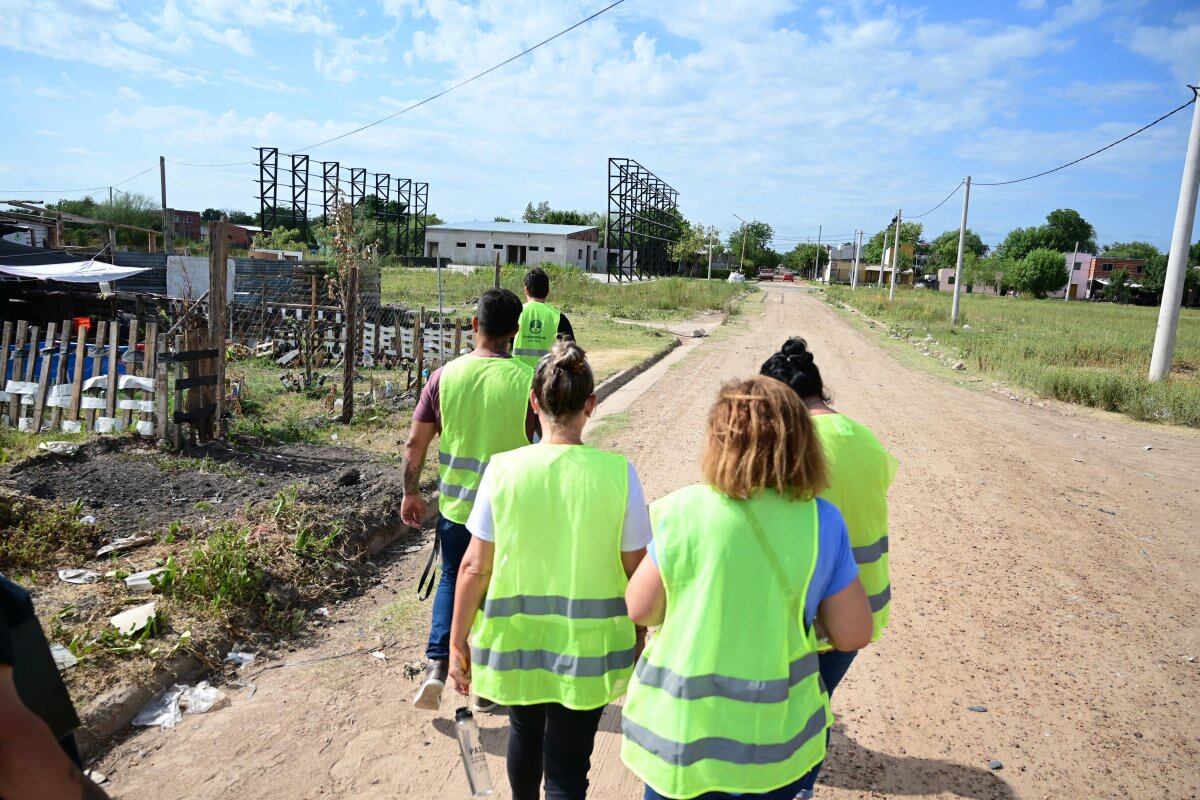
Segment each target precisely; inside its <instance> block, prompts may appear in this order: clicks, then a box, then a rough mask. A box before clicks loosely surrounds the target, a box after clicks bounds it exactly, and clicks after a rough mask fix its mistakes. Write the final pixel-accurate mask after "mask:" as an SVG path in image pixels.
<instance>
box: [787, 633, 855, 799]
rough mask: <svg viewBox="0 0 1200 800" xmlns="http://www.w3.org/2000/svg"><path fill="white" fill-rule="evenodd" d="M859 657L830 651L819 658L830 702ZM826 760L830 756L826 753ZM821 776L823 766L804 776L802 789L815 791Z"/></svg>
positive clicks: (850, 653) (851, 653) (852, 652)
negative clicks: (855, 659)
mask: <svg viewBox="0 0 1200 800" xmlns="http://www.w3.org/2000/svg"><path fill="white" fill-rule="evenodd" d="M856 655H858V651H857V650H853V651H851V652H849V653H843V652H841V651H840V650H830V651H829V652H828V653H821V654H820V656H818V659H819V661H820V670H821V680H822V681H823V682H824V684H825V691H827V692H829V699H830V701H832V700H833V690H834V689H836V688H837V686H838V684H839V683H841V682H842V678H844V677H846V672H847V671H848V670H849V669H850V665H851V664H852V663H853V662H854V657H855V656H856ZM825 746H826V747H827V748H828V747H829V734H828V733H826V734H825ZM825 757H826V758H828V757H829V754H828V753H826V755H825ZM820 774H821V764H817V765H816V766H815V767H813V771H812V772H810V773H808V774H807V775H805V776H804V778H803V780H802V781H801V786H800V788H801V789H808V790H809V791H810V792H811V791H814V790H815V789H816V786H817V777H818V776H819V775H820Z"/></svg>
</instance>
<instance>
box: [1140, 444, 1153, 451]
mask: <svg viewBox="0 0 1200 800" xmlns="http://www.w3.org/2000/svg"><path fill="white" fill-rule="evenodd" d="M1142 449H1143V450H1153V449H1154V447H1153V445H1146V446H1145V447H1143V448H1142Z"/></svg>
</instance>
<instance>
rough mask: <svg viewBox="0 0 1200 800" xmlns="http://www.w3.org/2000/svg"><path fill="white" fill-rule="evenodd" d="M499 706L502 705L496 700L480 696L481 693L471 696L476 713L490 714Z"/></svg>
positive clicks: (473, 709) (472, 708)
mask: <svg viewBox="0 0 1200 800" xmlns="http://www.w3.org/2000/svg"><path fill="white" fill-rule="evenodd" d="M499 707H500V705H499V704H498V703H496V702H495V701H493V700H488V699H487V698H485V697H480V696H479V695H475V696H473V697H472V698H471V710H472V711H474V712H475V713H476V714H490V713H492V712H493V711H495V710H496V709H498V708H499Z"/></svg>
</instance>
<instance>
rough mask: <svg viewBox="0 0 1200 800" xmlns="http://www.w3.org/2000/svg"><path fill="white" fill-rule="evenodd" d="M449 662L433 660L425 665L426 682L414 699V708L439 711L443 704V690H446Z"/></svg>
mask: <svg viewBox="0 0 1200 800" xmlns="http://www.w3.org/2000/svg"><path fill="white" fill-rule="evenodd" d="M449 663H450V662H448V661H441V660H436V659H435V660H432V661H430V662H429V663H428V664H426V665H425V682H424V683H422V684H421V688H420V689H417V694H416V695H415V696H414V697H413V708H423V709H425V710H426V711H437V709H438V706H439V705H441V703H442V690H443V689H445V688H446V674H447V673H448V672H449Z"/></svg>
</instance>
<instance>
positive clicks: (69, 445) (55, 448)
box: [38, 442, 79, 456]
mask: <svg viewBox="0 0 1200 800" xmlns="http://www.w3.org/2000/svg"><path fill="white" fill-rule="evenodd" d="M38 450H45V451H46V452H48V453H53V454H54V455H56V456H73V455H75V454H76V453H78V452H79V445H77V444H75V442H41V443H39V444H38Z"/></svg>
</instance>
